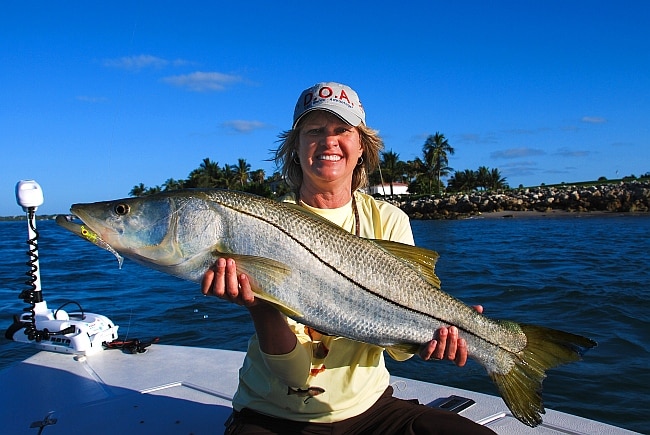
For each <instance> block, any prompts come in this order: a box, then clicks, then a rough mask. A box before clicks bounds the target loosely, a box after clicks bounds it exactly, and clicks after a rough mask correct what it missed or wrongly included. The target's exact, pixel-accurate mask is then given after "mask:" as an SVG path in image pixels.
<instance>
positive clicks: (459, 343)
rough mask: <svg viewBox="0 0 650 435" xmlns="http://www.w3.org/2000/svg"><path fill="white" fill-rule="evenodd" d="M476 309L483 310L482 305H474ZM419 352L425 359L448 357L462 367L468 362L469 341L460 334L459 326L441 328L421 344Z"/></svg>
mask: <svg viewBox="0 0 650 435" xmlns="http://www.w3.org/2000/svg"><path fill="white" fill-rule="evenodd" d="M474 309H475V310H476V311H477V312H479V313H482V312H483V307H482V306H481V305H476V306H474ZM419 354H420V357H421V358H422V359H423V360H425V361H427V360H429V359H438V360H441V359H448V360H451V361H453V362H454V363H456V365H457V366H458V367H462V366H464V365H465V363H466V362H467V342H466V341H465V339H463V338H460V337H459V336H458V328H456V327H455V326H450V327H449V328H440V329H438V331H437V333H436V337H435V338H434V339H433V340H431V341H430V342H428V343H425V344H423V345H422V346H420V352H419Z"/></svg>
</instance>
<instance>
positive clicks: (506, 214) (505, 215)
mask: <svg viewBox="0 0 650 435" xmlns="http://www.w3.org/2000/svg"><path fill="white" fill-rule="evenodd" d="M628 216H629V217H639V216H641V217H650V212H616V211H568V210H550V211H535V210H529V211H494V212H486V213H479V214H477V215H472V216H467V217H465V218H462V219H571V218H590V217H628Z"/></svg>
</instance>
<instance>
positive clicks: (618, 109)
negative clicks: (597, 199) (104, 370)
mask: <svg viewBox="0 0 650 435" xmlns="http://www.w3.org/2000/svg"><path fill="white" fill-rule="evenodd" d="M221 3H223V2H215V1H205V2H197V1H185V2H170V1H155V2H151V1H137V2H121V1H114V2H101V4H99V2H51V1H47V2H46V1H42V2H25V1H13V0H9V1H5V2H2V5H0V47H1V49H0V61H1V63H2V68H0V87H1V88H0V89H1V91H0V101H1V104H0V147H1V151H2V170H1V171H0V215H16V214H21V213H22V211H21V209H20V208H19V207H18V206H17V204H16V202H15V197H14V188H15V185H16V183H17V182H18V181H19V180H22V179H35V180H36V181H38V182H39V184H40V185H41V187H42V188H43V192H44V195H45V203H44V204H43V206H42V207H40V208H39V212H38V213H42V214H50V213H65V212H67V210H68V208H69V206H70V205H71V204H72V203H76V202H89V201H100V200H107V199H115V198H119V197H126V196H128V193H129V191H130V190H131V188H132V187H133V186H134V185H137V184H139V183H141V182H142V183H144V184H145V185H146V186H155V185H160V184H162V183H164V181H165V180H166V179H168V178H175V179H183V178H186V177H187V175H188V174H189V172H190V171H191V170H192V169H195V168H196V167H198V166H199V164H200V163H201V161H202V160H203V159H204V158H205V157H209V158H210V159H212V160H214V161H216V162H218V163H219V164H220V165H224V164H234V163H236V162H237V160H238V159H239V158H245V159H246V160H247V161H248V163H249V164H250V165H251V167H252V169H264V170H265V171H266V173H267V175H271V174H272V173H273V172H274V170H275V167H274V165H273V163H271V162H269V161H267V160H268V159H269V157H270V156H271V154H270V150H271V149H273V148H274V147H275V146H276V145H277V144H276V140H277V135H278V133H280V132H281V131H282V130H286V129H287V128H289V127H290V124H291V116H292V112H293V106H294V104H295V101H296V99H297V97H298V95H299V93H300V92H301V91H302V90H303V89H304V88H307V87H309V86H311V85H312V84H314V83H316V82H320V81H339V82H343V83H346V84H348V85H350V86H352V87H353V88H354V89H355V90H357V92H358V93H359V95H360V97H361V100H362V102H363V104H364V106H365V108H366V113H367V123H368V125H369V126H370V127H373V128H375V129H378V130H379V131H380V133H381V134H382V136H383V138H384V141H385V145H386V149H387V150H392V151H394V152H396V153H398V154H399V156H400V158H401V159H402V160H405V161H406V160H411V159H413V158H415V157H418V156H420V155H421V149H422V145H423V144H424V141H425V139H426V137H427V136H428V135H431V134H434V133H435V132H440V133H442V134H444V135H445V136H446V137H447V139H448V140H449V143H450V145H451V146H452V147H454V149H455V150H456V152H455V154H454V155H452V156H450V160H449V165H450V166H451V167H452V168H453V169H455V170H464V169H473V170H475V169H477V168H478V167H479V166H487V167H489V168H498V169H499V170H500V171H501V173H502V174H503V175H504V176H505V177H506V178H507V182H508V183H509V184H510V185H511V186H518V185H520V184H523V185H525V186H529V185H538V184H541V183H546V184H551V183H559V182H574V181H582V180H593V179H597V178H598V177H601V176H605V177H607V178H610V179H612V178H618V177H622V176H626V175H630V174H634V175H636V176H639V175H641V174H644V173H647V172H650V26H649V25H648V23H649V22H650V2H648V1H643V0H639V1H625V2H614V1H571V0H544V1H533V0H531V1H521V0H517V1H491V2H487V1H452V2H450V1H444V2H442V1H433V0H429V1H412V2H401V3H398V2H385V1H376V2H352V1H346V2H337V1H332V2H327V3H322V2H318V3H316V2H306V1H302V2H297V1H283V2H270V1H248V2H247V1H242V2H228V3H229V4H227V5H224V4H221ZM235 3H236V4H235Z"/></svg>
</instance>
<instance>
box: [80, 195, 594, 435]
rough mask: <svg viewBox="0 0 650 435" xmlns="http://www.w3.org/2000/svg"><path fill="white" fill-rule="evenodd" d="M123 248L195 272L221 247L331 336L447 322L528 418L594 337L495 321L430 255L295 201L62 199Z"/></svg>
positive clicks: (427, 332) (403, 334) (276, 298)
mask: <svg viewBox="0 0 650 435" xmlns="http://www.w3.org/2000/svg"><path fill="white" fill-rule="evenodd" d="M71 211H72V213H74V214H75V215H77V216H78V217H79V218H80V219H81V220H82V221H83V222H84V223H85V224H86V225H87V226H88V227H90V229H91V230H92V231H93V232H94V233H96V234H97V235H98V236H99V240H101V243H98V240H95V241H94V243H95V244H97V245H98V246H103V245H102V244H103V243H106V244H107V245H108V246H110V247H112V248H113V249H114V250H116V251H117V252H119V253H120V254H122V255H123V256H125V257H127V258H130V259H132V260H134V261H136V262H138V263H140V264H143V265H145V266H148V267H151V268H153V269H157V270H160V271H162V272H165V273H168V274H171V275H175V276H177V277H180V278H184V279H187V280H191V281H195V282H200V281H201V278H202V277H203V274H204V272H205V271H206V269H208V268H209V267H210V266H212V265H213V264H214V262H215V260H216V259H217V258H218V257H222V256H227V257H231V258H234V259H235V260H236V263H237V267H238V269H239V272H241V273H246V274H247V275H248V276H249V277H250V281H251V284H252V287H253V290H254V291H255V293H256V295H257V296H258V297H260V298H262V299H264V300H266V301H269V302H271V303H273V304H275V305H276V306H277V307H278V308H279V309H280V310H281V311H282V312H284V313H286V314H287V315H288V316H290V317H292V318H293V319H295V320H297V321H299V322H302V323H305V324H307V325H310V326H312V327H314V328H315V329H317V330H319V331H323V332H326V333H328V334H332V335H339V336H344V337H348V338H351V339H354V340H358V341H363V342H368V343H374V344H377V345H380V346H394V347H398V348H401V349H403V350H406V351H409V352H411V353H416V352H417V350H418V347H419V346H420V345H421V344H422V343H425V342H427V341H429V340H430V339H431V337H433V336H434V333H435V331H436V330H437V329H438V328H440V327H441V326H449V325H455V326H456V327H457V328H458V329H459V330H460V333H461V335H462V337H464V338H465V339H466V340H467V344H468V351H469V355H470V356H471V357H472V358H473V359H475V360H476V361H478V362H479V363H481V364H482V365H483V366H484V367H485V368H486V370H487V372H488V374H489V375H490V377H491V378H492V380H493V381H494V382H495V383H496V385H497V387H498V389H499V391H500V393H501V396H502V397H503V399H504V401H505V403H506V404H507V405H508V407H509V408H510V410H511V411H512V413H513V415H514V416H515V417H517V418H518V419H519V420H520V421H522V422H523V423H525V424H527V425H529V426H536V425H538V424H539V423H540V422H541V421H542V418H541V415H540V414H543V413H544V407H543V404H542V397H541V390H542V381H543V379H544V378H545V377H546V374H545V371H546V370H547V369H549V368H551V367H555V366H557V365H560V364H563V363H567V362H571V361H577V360H579V359H580V355H581V353H582V352H583V351H585V350H587V349H589V348H591V347H593V346H595V345H596V343H595V342H594V341H592V340H590V339H588V338H585V337H582V336H579V335H575V334H571V333H567V332H563V331H558V330H553V329H548V328H543V327H539V326H533V325H525V324H517V323H515V322H510V321H500V320H492V319H489V318H488V317H486V316H483V315H481V314H479V313H477V312H476V311H475V310H474V309H473V308H471V307H469V306H467V305H465V304H464V303H462V302H461V301H459V300H457V299H455V298H454V297H452V296H450V295H449V294H447V293H445V292H443V291H441V290H440V282H439V280H438V278H437V277H436V275H435V273H434V265H435V262H436V259H437V257H438V254H436V253H435V252H433V251H429V250H426V249H422V248H418V247H413V246H408V245H403V244H400V243H394V242H386V241H378V240H367V239H363V238H359V237H356V236H354V235H352V234H349V233H348V232H346V231H344V230H342V229H340V228H338V227H337V226H335V225H333V224H331V223H329V222H328V221H325V220H324V219H321V218H318V217H316V216H314V215H311V214H309V213H308V212H306V211H304V209H302V208H300V207H297V206H293V205H288V204H282V203H277V202H274V201H271V200H267V199H264V198H260V197H256V196H251V195H248V194H244V193H240V192H234V191H222V190H180V191H172V192H168V193H162V194H157V195H152V196H147V197H143V198H128V199H120V200H116V201H106V202H98V203H92V204H75V205H73V206H72V208H71Z"/></svg>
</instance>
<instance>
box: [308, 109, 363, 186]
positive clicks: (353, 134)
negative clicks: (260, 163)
mask: <svg viewBox="0 0 650 435" xmlns="http://www.w3.org/2000/svg"><path fill="white" fill-rule="evenodd" d="M297 151H298V158H299V159H300V166H301V167H302V172H303V183H311V184H313V185H314V187H317V188H321V189H327V188H328V187H331V186H332V185H333V184H336V183H346V184H347V185H348V188H351V186H352V173H353V172H354V168H355V167H356V165H357V163H358V161H359V157H361V155H362V154H363V148H362V147H361V138H360V136H359V131H358V130H357V129H356V127H353V126H351V125H349V124H347V123H346V122H344V121H342V120H341V119H340V118H339V117H337V116H336V115H334V114H332V113H329V112H325V111H322V110H316V111H314V112H312V113H310V114H308V115H307V116H306V118H305V120H304V121H303V122H302V125H301V126H300V134H299V137H298V150H297Z"/></svg>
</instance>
